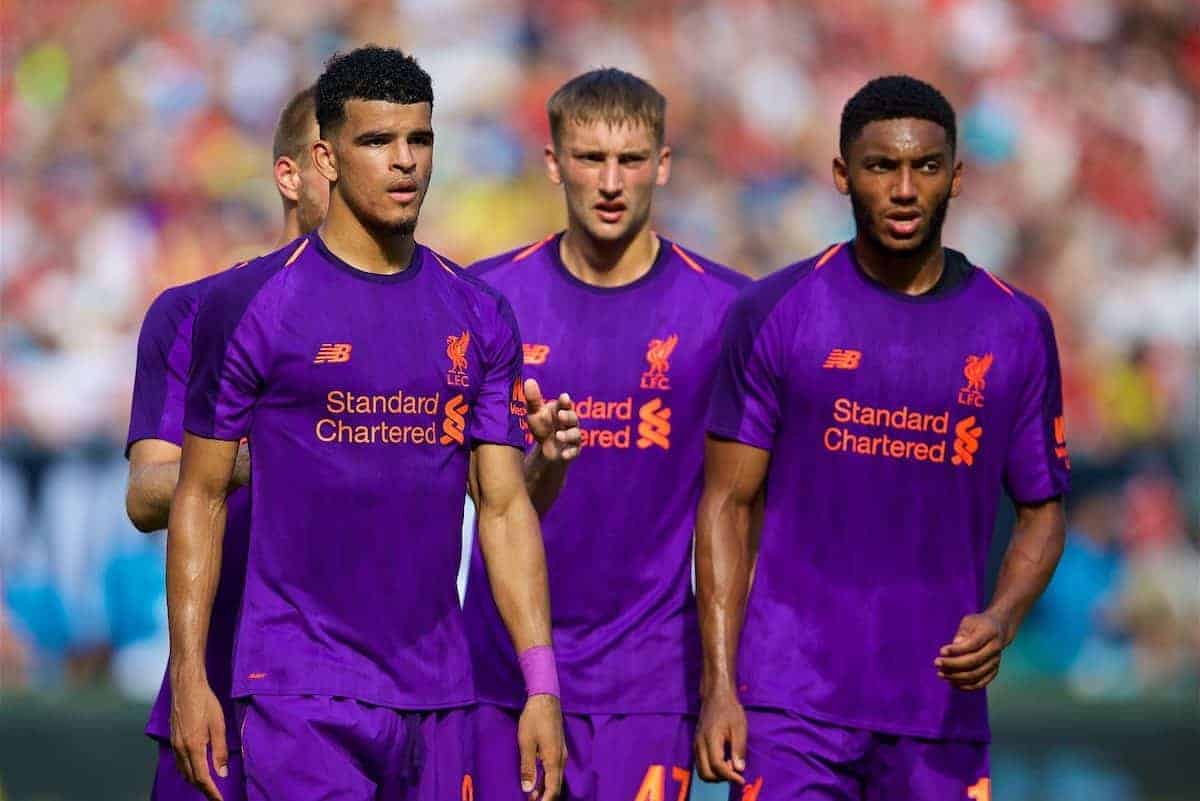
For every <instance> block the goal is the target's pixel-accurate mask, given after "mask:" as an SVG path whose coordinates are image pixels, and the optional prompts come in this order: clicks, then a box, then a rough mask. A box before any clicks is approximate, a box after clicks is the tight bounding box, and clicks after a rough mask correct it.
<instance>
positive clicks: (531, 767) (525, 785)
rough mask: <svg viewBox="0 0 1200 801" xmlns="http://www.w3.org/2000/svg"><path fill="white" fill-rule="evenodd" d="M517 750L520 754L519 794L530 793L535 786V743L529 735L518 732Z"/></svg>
mask: <svg viewBox="0 0 1200 801" xmlns="http://www.w3.org/2000/svg"><path fill="white" fill-rule="evenodd" d="M517 749H518V750H519V751H520V753H521V767H520V775H521V792H523V793H532V792H533V788H534V785H535V784H537V742H536V741H535V740H534V739H533V737H532V736H531V735H529V734H527V733H525V732H523V731H518V732H517Z"/></svg>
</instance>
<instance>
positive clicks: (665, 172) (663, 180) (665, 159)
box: [654, 145, 671, 186]
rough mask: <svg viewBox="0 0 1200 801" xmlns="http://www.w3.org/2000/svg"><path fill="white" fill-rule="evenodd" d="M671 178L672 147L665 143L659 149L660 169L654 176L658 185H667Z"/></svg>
mask: <svg viewBox="0 0 1200 801" xmlns="http://www.w3.org/2000/svg"><path fill="white" fill-rule="evenodd" d="M669 180H671V148H670V147H668V146H667V145H663V146H662V148H660V149H659V151H658V171H657V173H656V174H655V176H654V183H655V185H656V186H666V185H667V181H669Z"/></svg>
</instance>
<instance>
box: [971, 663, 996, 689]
mask: <svg viewBox="0 0 1200 801" xmlns="http://www.w3.org/2000/svg"><path fill="white" fill-rule="evenodd" d="M999 674H1000V664H999V663H997V664H996V665H995V667H993V668H992V669H991V670H990V671H988V672H987V673H985V674H984V676H983V678H981V679H980V680H979V681H977V682H975V683H974V684H970V685H968V686H966V687H963V688H962V689H964V690H982V689H983V688H984V687H986V686H988V685H989V684H991V683H992V680H993V679H995V678H996V676H998V675H999Z"/></svg>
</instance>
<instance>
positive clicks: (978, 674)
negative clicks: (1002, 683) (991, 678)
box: [947, 655, 1000, 687]
mask: <svg viewBox="0 0 1200 801" xmlns="http://www.w3.org/2000/svg"><path fill="white" fill-rule="evenodd" d="M999 664H1000V657H999V656H998V655H997V656H995V657H992V658H991V659H988V660H987V661H985V662H984V663H983V664H981V665H980V666H979V667H977V668H975V669H973V670H963V671H960V672H958V673H951V674H948V675H947V678H949V679H951V680H952V681H953V682H954V683H955V684H957V685H958V686H960V687H965V686H967V685H969V684H975V683H976V682H978V681H979V680H980V679H982V678H983V677H984V676H986V675H987V674H988V673H990V672H991V671H992V670H995V669H996V667H998V666H999Z"/></svg>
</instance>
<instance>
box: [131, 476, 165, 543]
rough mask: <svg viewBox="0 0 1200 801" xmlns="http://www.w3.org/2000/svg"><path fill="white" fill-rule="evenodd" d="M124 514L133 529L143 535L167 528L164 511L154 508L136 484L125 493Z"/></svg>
mask: <svg viewBox="0 0 1200 801" xmlns="http://www.w3.org/2000/svg"><path fill="white" fill-rule="evenodd" d="M125 514H126V516H127V517H128V518H129V522H130V523H133V527H134V528H136V529H137V530H138V531H140V532H142V533H143V534H153V533H155V532H156V531H162V530H163V529H164V528H166V527H167V515H166V510H162V509H157V508H155V506H154V504H152V503H151V502H150V500H149V499H148V498H146V495H145V493H144V492H142V491H141V490H140V489H139V488H138V487H137V485H136V484H131V485H130V486H129V488H128V489H127V490H126V491H125Z"/></svg>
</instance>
